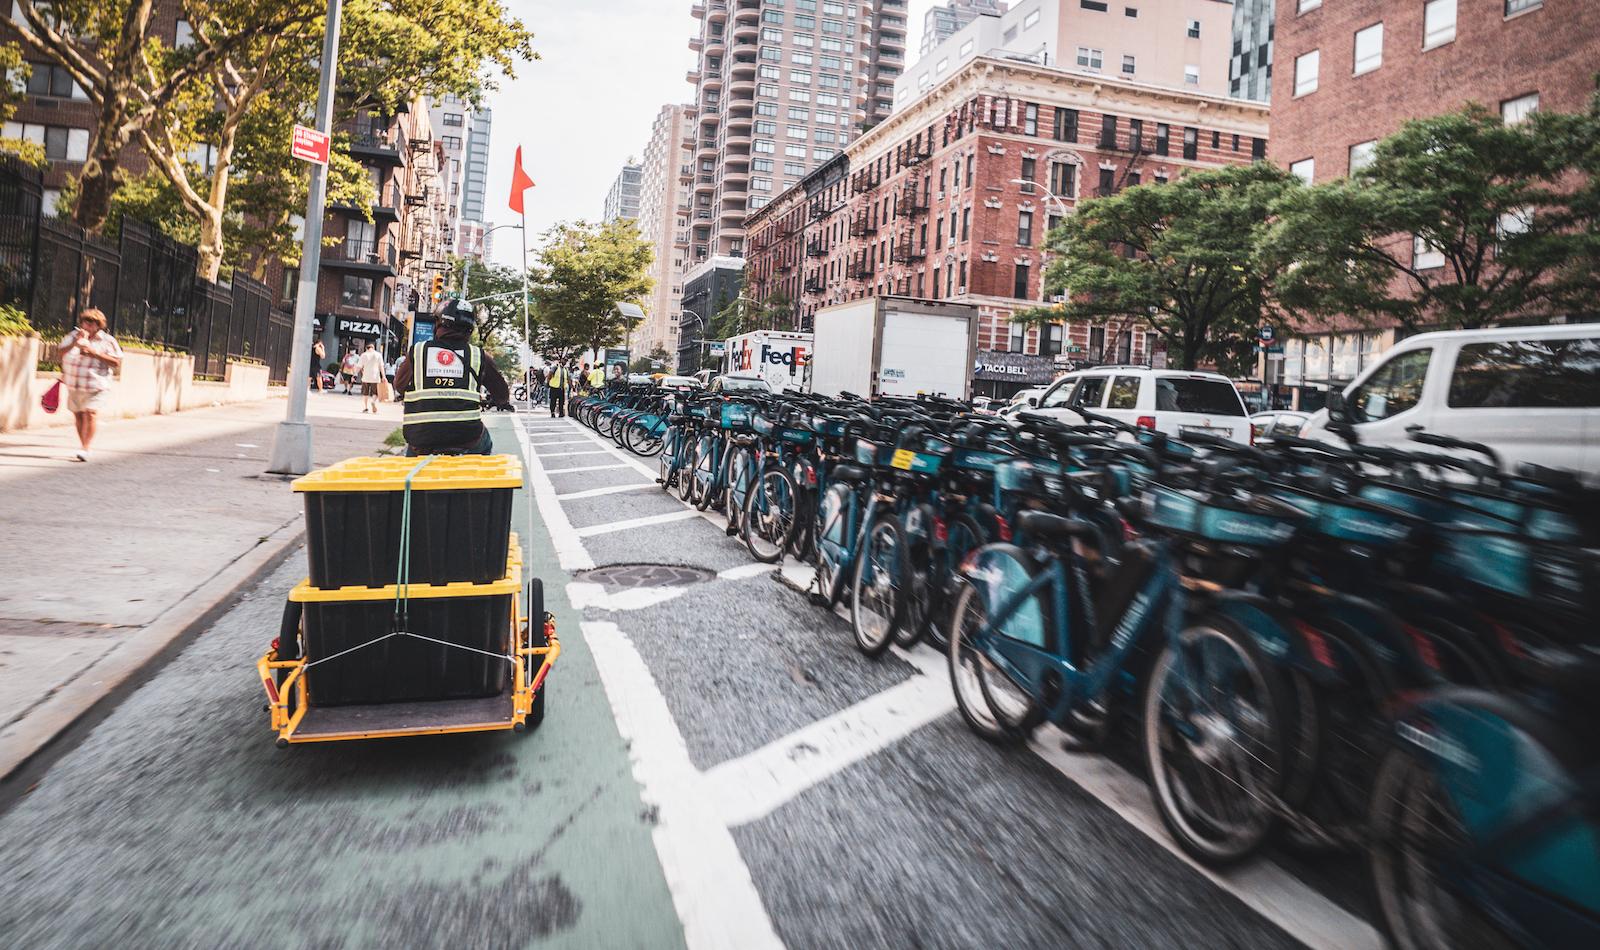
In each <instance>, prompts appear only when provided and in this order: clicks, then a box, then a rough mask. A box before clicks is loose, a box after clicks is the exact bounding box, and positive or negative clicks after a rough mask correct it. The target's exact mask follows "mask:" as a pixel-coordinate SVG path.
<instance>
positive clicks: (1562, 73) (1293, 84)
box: [1269, 0, 1600, 405]
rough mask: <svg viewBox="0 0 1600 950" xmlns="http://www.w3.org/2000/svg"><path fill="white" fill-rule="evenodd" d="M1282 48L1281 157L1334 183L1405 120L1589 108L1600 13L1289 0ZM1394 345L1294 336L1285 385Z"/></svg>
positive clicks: (1593, 8)
mask: <svg viewBox="0 0 1600 950" xmlns="http://www.w3.org/2000/svg"><path fill="white" fill-rule="evenodd" d="M1274 43H1275V50H1274V62H1275V63H1276V65H1277V73H1278V74H1277V76H1276V77H1275V81H1274V82H1273V84H1272V157H1273V160H1274V161H1276V162H1277V163H1278V164H1280V165H1283V166H1284V167H1286V168H1288V169H1290V170H1292V171H1295V172H1296V173H1298V174H1300V175H1301V176H1302V177H1303V178H1305V179H1306V180H1307V181H1327V180H1330V179H1333V178H1338V177H1341V176H1344V175H1347V174H1349V173H1350V171H1351V170H1352V168H1359V167H1360V163H1361V162H1362V160H1363V159H1364V158H1365V157H1366V156H1367V155H1369V154H1370V150H1371V149H1372V147H1373V146H1374V145H1375V144H1376V143H1377V142H1378V140H1379V139H1382V138H1384V137H1385V136H1387V135H1390V134H1391V133H1393V132H1395V131H1397V130H1398V129H1399V128H1400V126H1401V124H1402V123H1404V122H1405V121H1406V120H1408V119H1414V118H1418V117H1421V116H1428V115H1437V114H1440V113H1443V112H1449V111H1453V110H1455V109H1459V108H1461V107H1462V106H1464V105H1466V104H1467V103H1468V102H1477V103H1481V104H1483V105H1485V106H1488V107H1489V108H1491V109H1497V110H1498V111H1499V112H1500V113H1501V115H1502V116H1503V117H1504V118H1505V120H1506V121H1508V122H1515V121H1519V120H1520V119H1521V118H1523V117H1524V116H1525V115H1527V113H1528V112H1530V111H1533V110H1535V109H1545V110H1555V111H1559V112H1578V111H1582V110H1583V109H1585V108H1586V107H1587V104H1588V101H1589V98H1590V96H1592V95H1593V94H1594V91H1595V72H1596V70H1597V69H1600V4H1597V3H1595V2H1593V0H1416V2H1408V3H1395V2H1391V0H1277V30H1276V38H1275V41H1274ZM1400 240H1401V241H1402V242H1404V241H1405V239H1404V238H1401V239H1400ZM1424 251H1425V249H1424ZM1441 266H1442V264H1441ZM1394 339H1395V330H1394V329H1392V328H1384V327H1376V328H1357V327H1354V326H1353V324H1351V323H1347V324H1344V325H1335V326H1333V327H1330V328H1328V329H1327V330H1326V331H1323V332H1315V333H1310V334H1307V335H1305V336H1302V337H1300V338H1297V339H1292V340H1289V341H1287V342H1286V346H1285V349H1286V352H1285V354H1284V361H1283V368H1282V372H1281V377H1280V378H1281V379H1282V381H1283V382H1284V383H1286V384H1288V385H1290V386H1294V387H1315V388H1316V389H1317V390H1319V391H1325V390H1326V389H1327V388H1328V387H1329V386H1338V385H1342V384H1343V383H1345V382H1348V381H1349V380H1350V379H1351V378H1352V377H1354V376H1355V375H1357V374H1358V373H1359V372H1360V371H1361V370H1362V369H1363V368H1364V367H1365V366H1366V365H1368V364H1369V363H1370V362H1371V361H1372V360H1373V359H1375V358H1376V357H1377V356H1378V355H1380V354H1381V353H1382V352H1383V351H1384V350H1386V349H1387V348H1388V347H1389V346H1390V345H1392V344H1393V342H1394ZM1269 375H1270V374H1269ZM1315 404H1317V405H1320V401H1318V402H1316V403H1315Z"/></svg>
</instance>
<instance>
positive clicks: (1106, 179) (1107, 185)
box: [1097, 168, 1117, 198]
mask: <svg viewBox="0 0 1600 950" xmlns="http://www.w3.org/2000/svg"><path fill="white" fill-rule="evenodd" d="M1116 189H1117V173H1116V171H1115V170H1114V169H1110V168H1102V169H1100V189H1099V191H1098V192H1097V194H1099V195H1100V197H1102V198H1104V197H1105V196H1106V195H1109V194H1111V193H1112V192H1114V191H1116Z"/></svg>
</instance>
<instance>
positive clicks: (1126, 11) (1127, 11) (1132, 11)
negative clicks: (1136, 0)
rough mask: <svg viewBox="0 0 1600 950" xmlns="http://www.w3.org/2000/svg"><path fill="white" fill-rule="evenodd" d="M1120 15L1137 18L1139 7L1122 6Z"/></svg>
mask: <svg viewBox="0 0 1600 950" xmlns="http://www.w3.org/2000/svg"><path fill="white" fill-rule="evenodd" d="M1122 15H1123V16H1125V17H1134V18H1137V17H1138V16H1139V8H1138V7H1123V8H1122Z"/></svg>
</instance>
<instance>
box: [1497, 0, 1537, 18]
mask: <svg viewBox="0 0 1600 950" xmlns="http://www.w3.org/2000/svg"><path fill="white" fill-rule="evenodd" d="M1542 6H1544V0H1506V16H1510V15H1511V14H1513V13H1521V12H1522V11H1524V10H1532V9H1533V8H1534V7H1542Z"/></svg>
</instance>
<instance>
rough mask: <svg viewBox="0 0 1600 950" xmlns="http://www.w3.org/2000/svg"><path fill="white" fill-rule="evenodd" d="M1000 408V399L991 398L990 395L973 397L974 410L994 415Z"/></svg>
mask: <svg viewBox="0 0 1600 950" xmlns="http://www.w3.org/2000/svg"><path fill="white" fill-rule="evenodd" d="M999 409H1000V400H998V399H990V398H989V397H988V396H974V397H972V411H973V412H978V413H982V414H983V415H986V416H992V415H994V414H995V413H996V412H997V411H999Z"/></svg>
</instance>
